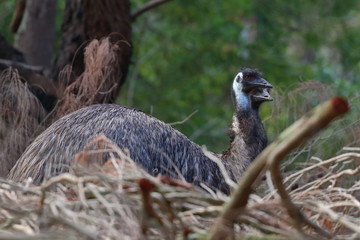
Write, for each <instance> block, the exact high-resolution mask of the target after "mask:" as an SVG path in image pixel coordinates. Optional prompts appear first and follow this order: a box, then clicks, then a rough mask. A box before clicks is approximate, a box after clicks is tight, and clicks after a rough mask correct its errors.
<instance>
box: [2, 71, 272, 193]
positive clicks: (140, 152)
mask: <svg viewBox="0 0 360 240" xmlns="http://www.w3.org/2000/svg"><path fill="white" fill-rule="evenodd" d="M270 88H272V85H271V84H270V83H268V82H267V81H266V80H265V79H264V78H263V76H262V73H260V72H259V71H257V70H255V69H250V68H241V69H240V71H239V73H238V74H237V75H236V77H235V78H234V80H233V84H232V90H231V92H232V99H233V102H234V105H235V113H234V115H233V123H232V126H231V128H230V131H229V135H230V146H229V148H228V149H227V150H226V151H225V152H224V153H223V154H220V155H218V156H220V159H221V160H222V162H223V164H224V166H225V168H226V170H227V172H228V173H229V175H230V176H231V177H232V178H233V179H234V180H236V179H238V178H239V177H240V176H241V174H242V173H243V172H244V171H245V169H246V167H247V166H248V165H249V164H250V163H251V162H252V161H253V160H254V158H255V157H256V156H257V155H258V154H259V153H260V152H261V151H262V150H263V149H264V148H265V147H266V145H267V136H266V133H265V130H264V127H263V124H262V122H261V119H260V116H259V107H260V105H261V104H262V103H263V102H265V101H272V98H271V96H270V94H269V89H270ZM99 134H104V135H105V136H106V137H108V138H109V139H111V140H112V141H113V142H115V143H116V144H117V145H118V146H119V147H120V148H122V149H125V148H126V149H128V150H129V152H130V157H131V158H132V159H133V160H134V161H135V162H136V163H138V164H140V165H141V166H142V167H143V168H145V170H147V171H148V172H149V173H152V174H153V175H157V174H162V175H170V176H172V177H178V176H177V175H176V173H180V174H181V175H182V176H183V177H184V178H185V180H186V181H188V182H191V183H194V184H195V185H200V183H201V182H202V183H204V184H206V185H207V186H209V187H211V188H213V189H218V190H220V191H222V192H224V193H226V194H229V192H230V188H229V186H228V184H227V183H226V182H225V180H224V178H223V175H222V174H221V171H220V169H219V167H218V165H217V164H216V163H215V162H214V161H212V160H211V159H209V158H208V157H207V156H205V154H204V152H203V150H202V148H201V147H200V146H199V145H197V144H195V143H194V142H192V141H190V140H189V139H188V138H187V137H186V136H185V135H183V134H182V133H180V132H179V131H177V130H175V129H173V128H172V127H171V126H169V125H168V124H166V123H164V122H162V121H160V120H158V119H156V118H154V117H152V116H149V115H146V114H145V113H143V112H141V111H138V110H136V109H132V108H128V107H124V106H120V105H115V104H101V105H92V106H89V107H85V108H82V109H80V110H77V111H75V112H73V113H70V114H68V115H66V116H64V117H62V118H60V119H59V120H57V121H56V122H54V123H53V124H52V125H51V126H50V127H49V128H48V129H46V130H45V131H44V132H43V133H42V134H40V135H39V136H38V137H37V138H36V139H35V140H34V142H33V143H32V144H30V146H29V147H28V148H27V149H26V150H25V152H24V153H23V154H22V156H21V157H20V158H19V160H18V161H17V162H16V164H15V166H14V167H13V168H12V170H11V171H10V174H9V176H8V178H9V179H11V180H14V181H23V180H25V179H27V178H28V177H31V178H32V179H33V182H34V183H35V184H40V183H41V182H42V181H43V180H44V179H47V178H49V177H51V176H54V175H58V174H60V173H62V172H66V171H68V168H67V166H69V165H71V161H72V157H73V156H74V155H75V154H76V153H78V152H79V151H81V150H82V149H83V147H84V146H85V144H86V143H87V142H88V141H89V140H90V139H92V138H93V137H95V136H97V135H99Z"/></svg>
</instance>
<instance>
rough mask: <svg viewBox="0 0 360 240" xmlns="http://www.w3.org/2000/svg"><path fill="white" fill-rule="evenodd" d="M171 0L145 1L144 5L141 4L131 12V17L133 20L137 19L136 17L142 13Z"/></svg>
mask: <svg viewBox="0 0 360 240" xmlns="http://www.w3.org/2000/svg"><path fill="white" fill-rule="evenodd" d="M169 1H171V0H152V1H149V2H147V3H145V4H144V5H143V6H141V7H140V8H138V9H136V10H135V11H134V12H133V13H131V19H132V20H133V21H135V20H136V18H137V17H139V16H140V15H141V14H143V13H145V12H147V11H149V10H150V9H152V8H155V7H157V6H160V5H161V4H163V3H166V2H169Z"/></svg>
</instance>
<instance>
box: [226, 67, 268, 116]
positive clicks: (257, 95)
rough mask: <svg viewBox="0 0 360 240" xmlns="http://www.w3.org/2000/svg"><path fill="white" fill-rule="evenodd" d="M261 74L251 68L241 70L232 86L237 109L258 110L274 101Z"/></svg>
mask: <svg viewBox="0 0 360 240" xmlns="http://www.w3.org/2000/svg"><path fill="white" fill-rule="evenodd" d="M271 88H272V85H271V84H270V83H269V82H268V81H266V80H265V79H264V78H263V76H262V74H261V72H259V71H258V70H256V69H251V68H241V69H240V71H239V73H238V74H237V75H236V76H235V78H234V82H233V85H232V91H231V92H232V99H233V102H234V104H235V106H236V108H237V109H243V110H250V109H253V110H258V109H259V107H260V105H261V103H263V102H266V101H272V100H273V98H272V97H271V96H270V89H271Z"/></svg>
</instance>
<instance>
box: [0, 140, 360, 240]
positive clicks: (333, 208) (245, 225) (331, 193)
mask: <svg viewBox="0 0 360 240" xmlns="http://www.w3.org/2000/svg"><path fill="white" fill-rule="evenodd" d="M100 148H101V149H100ZM349 150H350V151H349ZM104 155H106V156H107V157H108V161H107V162H106V163H105V164H104V165H101V166H100V165H99V164H97V162H101V161H102V159H103V158H104ZM359 161H360V148H352V149H348V151H347V152H345V153H343V154H341V155H339V156H336V157H333V158H331V159H328V160H321V159H318V158H313V159H310V160H309V161H308V164H309V165H308V166H306V167H305V168H304V169H303V170H301V171H298V172H296V173H293V174H291V175H288V176H287V177H286V178H285V179H284V184H285V185H286V186H287V190H288V193H289V195H290V196H291V198H292V200H293V202H294V203H295V204H296V205H297V206H298V207H299V208H300V209H301V211H302V212H303V214H304V215H306V216H307V217H308V218H309V219H311V221H313V222H314V223H315V224H317V225H318V226H319V227H320V228H322V229H324V231H327V232H328V233H330V234H331V236H332V238H334V239H359V237H360V202H359V197H360V180H359V178H360V177H359V175H360V174H359V172H360V167H359V165H360V164H359ZM73 162H74V165H73V166H72V169H73V170H72V172H70V173H66V174H62V175H59V176H56V177H53V178H51V179H49V180H48V181H46V182H44V183H43V184H42V185H41V186H34V185H32V184H31V179H29V181H28V182H25V183H13V182H9V181H6V180H0V239H205V238H206V237H207V236H208V233H209V232H210V229H211V228H212V227H213V225H214V224H216V219H217V217H218V216H219V214H220V213H221V211H222V206H223V204H224V203H226V202H227V201H229V198H230V197H231V196H230V197H229V196H224V195H223V194H221V193H216V192H212V191H210V190H209V191H206V187H205V186H204V189H197V188H195V187H194V186H192V185H190V184H188V183H185V182H182V181H179V180H174V179H170V178H167V177H156V178H155V177H152V176H150V175H149V174H148V173H147V172H145V171H144V170H142V169H141V168H139V167H138V166H136V164H135V163H134V162H133V161H132V160H131V159H130V158H129V156H128V155H127V154H126V151H125V152H124V151H122V150H120V149H119V148H118V147H117V146H116V145H115V144H113V143H112V142H110V141H109V140H107V139H106V138H104V137H98V138H97V139H95V140H94V141H92V142H91V143H89V145H88V146H87V148H86V149H85V150H84V152H82V153H79V154H78V155H76V156H75V159H74V161H73ZM85 166H86V167H85ZM267 179H268V180H263V183H262V184H261V186H259V187H258V190H257V191H256V192H255V193H253V194H252V195H251V196H250V199H249V202H248V204H247V206H246V209H245V211H244V213H243V214H242V215H241V217H239V218H237V219H236V221H235V227H234V228H233V230H232V232H231V233H229V236H230V235H231V236H232V237H234V238H235V239H244V238H245V237H250V236H257V237H258V238H259V239H261V238H263V237H264V238H266V239H294V238H301V234H300V235H299V232H298V231H296V230H295V228H294V227H293V226H292V219H291V218H290V217H289V215H288V213H287V211H286V208H285V207H284V206H283V204H282V203H281V201H280V200H279V197H278V195H277V193H276V191H275V190H274V188H273V186H272V184H271V181H270V180H269V178H267ZM264 189H265V190H264ZM303 231H304V232H305V233H306V234H307V235H308V236H312V237H313V238H315V239H317V238H319V239H321V238H322V237H321V236H320V235H318V234H317V233H316V232H314V231H313V230H311V229H310V228H309V229H307V228H304V229H303ZM224 238H225V236H224Z"/></svg>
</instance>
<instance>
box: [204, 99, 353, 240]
mask: <svg viewBox="0 0 360 240" xmlns="http://www.w3.org/2000/svg"><path fill="white" fill-rule="evenodd" d="M347 111H348V104H347V102H346V101H345V100H344V99H342V98H333V99H330V100H328V101H326V102H325V103H323V104H321V105H319V106H317V107H316V108H315V109H313V110H312V111H311V112H309V113H308V114H306V115H305V116H303V117H302V118H301V119H299V120H298V121H297V122H295V123H294V124H293V125H291V126H290V127H289V128H287V129H286V130H285V131H284V132H283V133H282V134H280V136H279V137H278V139H277V140H276V141H274V142H273V143H272V144H271V145H269V146H268V147H267V148H266V149H265V150H264V151H263V152H262V153H261V154H260V155H259V156H258V157H257V158H256V159H255V161H254V162H253V164H252V165H251V166H250V167H249V169H248V170H247V171H246V172H245V174H244V175H243V177H242V178H241V179H240V181H239V183H238V186H237V188H236V189H235V191H234V192H233V194H232V198H231V199H230V201H229V202H228V203H227V204H226V205H225V206H224V210H223V212H222V214H221V216H220V217H219V219H218V220H217V222H216V223H215V224H214V225H213V227H212V229H211V232H210V234H209V239H224V236H227V239H230V238H231V236H232V234H231V233H232V232H233V223H234V221H235V219H236V218H238V217H239V216H241V215H242V214H243V213H244V210H245V207H246V205H247V202H248V199H249V195H250V193H251V192H252V188H253V185H254V183H255V181H256V180H257V179H258V178H259V176H261V173H262V172H263V171H264V170H265V169H266V168H268V169H271V171H272V174H273V175H272V177H273V181H274V183H275V185H276V187H277V189H278V192H279V195H280V196H281V199H282V202H283V204H284V205H285V207H286V208H287V210H288V212H289V214H290V216H292V217H293V219H294V225H295V228H296V229H298V230H299V231H300V233H301V232H302V231H301V227H302V226H303V225H304V224H307V225H310V226H311V227H312V228H316V230H317V231H318V232H320V233H322V234H325V232H324V231H321V230H320V229H319V228H317V227H316V226H314V225H313V224H311V223H310V222H309V221H307V220H305V217H301V215H300V214H299V213H300V211H299V210H298V209H297V207H295V205H294V204H293V203H292V201H291V200H290V198H289V196H288V194H287V192H286V190H285V187H284V186H283V183H282V178H281V176H280V171H279V164H280V161H281V160H282V159H283V158H284V157H285V156H286V154H288V153H289V152H290V151H291V150H293V149H294V148H296V147H298V146H300V145H301V144H302V143H304V142H305V141H306V140H308V139H309V138H310V137H312V136H313V135H315V134H316V133H318V132H319V131H320V130H321V129H323V128H324V127H326V126H327V125H328V124H329V123H330V122H331V121H332V120H334V119H335V118H336V117H338V116H340V115H342V114H344V113H346V112H347ZM304 222H305V223H304Z"/></svg>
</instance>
